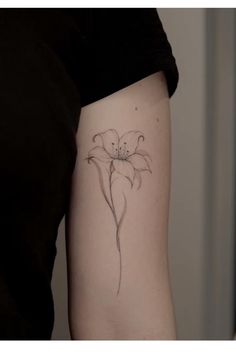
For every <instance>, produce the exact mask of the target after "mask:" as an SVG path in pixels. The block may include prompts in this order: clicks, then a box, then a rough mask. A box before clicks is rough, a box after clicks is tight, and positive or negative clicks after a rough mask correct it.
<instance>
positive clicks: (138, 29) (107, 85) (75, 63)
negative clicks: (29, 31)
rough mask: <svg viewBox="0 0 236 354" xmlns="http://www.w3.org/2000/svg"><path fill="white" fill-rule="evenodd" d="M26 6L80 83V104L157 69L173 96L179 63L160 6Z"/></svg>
mask: <svg viewBox="0 0 236 354" xmlns="http://www.w3.org/2000/svg"><path fill="white" fill-rule="evenodd" d="M24 11H25V10H24ZM28 11H30V12H31V14H30V17H31V20H32V21H33V22H34V26H35V27H37V26H40V35H42V34H43V35H44V39H45V41H46V42H48V43H49V45H50V46H51V47H52V49H53V50H54V51H55V53H57V55H58V56H59V58H60V59H61V60H62V62H63V64H64V65H65V66H66V69H67V70H68V72H69V74H70V76H71V78H72V79H73V80H74V82H75V84H76V86H77V87H78V89H79V92H80V96H81V106H84V105H86V104H89V103H91V102H93V101H96V100H98V99H100V98H103V97H105V96H107V95H109V94H111V93H113V92H115V91H117V90H119V89H122V88H124V87H125V86H128V85H130V84H132V83H134V82H135V81H137V80H140V79H143V78H144V77H145V76H148V75H150V74H152V73H154V72H156V71H159V70H164V72H165V75H166V79H167V85H168V91H169V97H171V96H172V95H173V93H174V92H175V90H176V87H177V83H178V79H179V73H178V68H177V66H176V61H175V58H174V56H173V53H172V48H171V45H170V43H169V41H168V38H167V35H166V33H165V31H164V29H163V26H162V23H161V20H160V18H159V15H158V13H157V10H156V9H154V8H126V9H124V8H96V9H94V8H79V9H78V8H67V9H53V10H52V9H37V11H35V10H28ZM27 16H28V18H29V14H28V15H27ZM37 30H38V28H37Z"/></svg>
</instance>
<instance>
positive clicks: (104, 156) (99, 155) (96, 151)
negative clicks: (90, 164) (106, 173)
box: [88, 146, 112, 162]
mask: <svg viewBox="0 0 236 354" xmlns="http://www.w3.org/2000/svg"><path fill="white" fill-rule="evenodd" d="M93 157H94V158H95V159H97V160H100V161H102V162H110V161H111V160H112V158H111V157H110V155H109V154H108V153H107V152H106V150H105V149H103V147H101V146H95V147H94V148H93V149H91V150H90V151H89V153H88V158H89V159H90V158H93Z"/></svg>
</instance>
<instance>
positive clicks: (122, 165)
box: [113, 159, 134, 186]
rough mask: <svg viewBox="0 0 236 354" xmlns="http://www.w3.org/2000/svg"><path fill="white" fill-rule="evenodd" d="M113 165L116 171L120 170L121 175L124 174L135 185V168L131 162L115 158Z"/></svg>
mask: <svg viewBox="0 0 236 354" xmlns="http://www.w3.org/2000/svg"><path fill="white" fill-rule="evenodd" d="M113 166H114V168H115V170H116V172H118V173H120V174H121V175H123V176H124V177H126V178H127V179H128V180H129V181H130V183H131V186H133V182H134V168H133V166H132V165H131V163H129V162H128V161H126V160H118V159H115V160H113Z"/></svg>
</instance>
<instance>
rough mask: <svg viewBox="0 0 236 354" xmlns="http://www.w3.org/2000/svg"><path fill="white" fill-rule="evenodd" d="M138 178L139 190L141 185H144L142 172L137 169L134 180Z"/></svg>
mask: <svg viewBox="0 0 236 354" xmlns="http://www.w3.org/2000/svg"><path fill="white" fill-rule="evenodd" d="M136 179H137V181H138V187H137V190H138V189H139V188H140V187H141V185H142V178H141V173H140V172H139V171H138V170H135V172H134V181H135V180H136Z"/></svg>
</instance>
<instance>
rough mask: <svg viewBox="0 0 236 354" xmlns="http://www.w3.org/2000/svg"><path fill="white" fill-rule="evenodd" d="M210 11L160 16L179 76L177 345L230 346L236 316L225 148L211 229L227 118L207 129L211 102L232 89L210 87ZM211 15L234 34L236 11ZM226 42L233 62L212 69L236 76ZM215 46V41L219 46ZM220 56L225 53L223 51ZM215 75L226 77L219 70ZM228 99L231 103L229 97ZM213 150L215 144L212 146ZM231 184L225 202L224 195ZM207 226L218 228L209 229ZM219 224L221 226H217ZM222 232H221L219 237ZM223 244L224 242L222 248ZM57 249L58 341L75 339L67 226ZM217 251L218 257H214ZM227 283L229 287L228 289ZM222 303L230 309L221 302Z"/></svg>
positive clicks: (173, 212)
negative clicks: (213, 342) (207, 342)
mask: <svg viewBox="0 0 236 354" xmlns="http://www.w3.org/2000/svg"><path fill="white" fill-rule="evenodd" d="M209 11H211V10H210V9H158V13H159V15H160V18H161V20H162V23H163V26H164V29H165V31H166V33H167V36H168V39H169V41H170V43H171V46H172V49H173V53H174V56H175V58H176V62H177V65H178V69H179V73H180V81H179V84H178V88H177V91H176V92H175V94H174V96H173V97H172V98H171V100H170V104H171V121H172V186H171V207H170V223H169V262H170V273H171V285H172V291H173V297H174V305H175V312H176V317H177V333H178V339H210V338H216V339H217V338H218V339H230V336H231V331H232V321H233V318H232V316H231V313H233V307H232V306H233V298H232V286H233V285H232V267H233V264H232V260H233V254H232V253H231V254H229V253H228V254H227V253H225V258H223V259H222V254H224V253H223V252H224V251H225V252H230V250H232V249H233V243H232V240H233V228H232V227H231V223H232V206H233V205H232V199H231V198H230V195H231V194H232V193H231V192H232V188H233V186H232V180H233V171H232V169H230V167H229V166H231V163H232V161H231V160H230V159H231V158H233V157H232V146H233V145H232V143H231V144H228V143H227V144H224V148H223V150H220V151H221V154H222V157H221V159H222V164H223V167H224V171H225V173H226V178H224V176H223V177H222V176H221V179H219V185H217V183H218V182H217V183H216V186H217V190H216V192H215V195H216V197H215V199H216V201H217V198H218V193H219V191H220V190H221V189H222V190H223V193H222V196H220V197H219V198H221V199H222V198H223V203H221V199H219V200H220V201H219V205H220V206H221V207H222V208H224V210H226V213H225V219H224V218H223V219H222V218H221V220H220V228H221V229H222V230H221V233H220V234H219V232H218V234H217V231H215V233H214V232H213V231H214V228H213V227H212V223H215V222H214V210H215V209H214V205H215V204H217V203H214V205H212V204H211V203H210V202H209V201H211V200H212V193H213V192H214V190H213V189H212V188H210V186H211V183H212V181H211V179H212V178H215V177H214V176H217V173H214V174H212V170H211V169H210V170H209V168H208V166H211V167H214V166H215V165H216V166H217V167H219V168H218V169H219V170H221V168H220V167H221V165H220V164H219V162H218V160H217V159H216V162H214V166H213V165H211V163H210V164H208V162H209V161H212V156H211V154H210V153H209V151H210V152H211V151H212V149H213V148H214V149H215V148H216V146H215V143H214V134H213V135H212V130H211V129H210V128H211V124H212V125H213V126H214V125H215V124H216V122H220V121H221V116H220V115H219V114H218V116H217V114H215V116H217V117H218V118H217V117H216V119H215V121H214V120H211V121H210V124H209V118H210V117H209V114H212V115H214V110H213V108H212V105H213V104H215V105H217V104H218V105H219V102H221V99H220V100H216V98H215V100H214V99H213V98H214V97H218V96H219V95H220V97H221V94H222V95H227V90H224V92H223V93H221V91H219V92H218V91H216V90H215V91H214V95H215V96H214V97H212V95H213V93H212V90H211V88H212V87H211V85H210V80H211V79H213V76H214V75H213V74H214V73H212V63H211V60H213V59H214V58H213V57H212V53H211V52H210V49H209V48H210V46H209V41H210V43H211V37H209ZM212 11H213V12H214V11H218V13H217V14H216V13H215V15H216V17H217V16H219V18H220V20H219V21H221V22H220V23H219V25H220V26H221V29H222V28H223V29H225V31H226V32H227V31H230V30H232V28H233V27H232V26H233V25H234V21H235V14H234V13H233V12H234V10H230V9H228V10H224V9H223V10H221V9H219V10H212ZM210 15H211V14H210ZM213 15H214V14H213ZM210 18H211V16H210ZM213 18H214V16H213ZM230 26H231V27H230ZM227 33H228V32H227ZM227 35H229V41H228V44H227V45H228V47H227V51H228V52H227V56H226V55H225V56H224V55H222V57H220V60H219V61H215V62H214V63H215V64H214V65H216V66H217V65H218V66H219V68H223V69H224V64H225V65H226V66H227V69H228V70H231V67H230V64H232V63H231V62H226V63H224V60H226V59H225V58H231V57H229V55H230V54H232V53H230V51H234V50H235V48H234V47H233V46H231V47H230V43H231V42H230V39H232V34H230V33H228V34H227ZM230 35H231V37H230ZM234 38H235V37H234ZM234 38H233V39H234ZM221 39H222V38H221ZM217 40H218V39H217V38H216V43H217ZM219 41H220V39H219ZM226 42H227V41H226ZM232 43H233V42H232ZM220 45H221V42H219V47H220ZM223 45H225V44H223ZM219 53H222V51H220V50H219ZM223 54H224V53H223ZM219 55H221V54H219ZM232 55H233V54H232ZM214 60H215V59H214ZM232 60H233V57H232ZM209 68H211V71H210V70H209ZM216 70H218V71H217V72H220V69H216ZM229 74H230V72H229ZM231 74H232V75H231V76H232V77H235V73H231ZM233 74H234V76H233ZM210 75H212V77H211V76H210ZM231 76H230V75H228V76H227V77H226V79H227V78H228V81H229V82H230V84H231V85H232V87H228V86H227V85H229V82H228V81H227V80H226V82H225V85H226V89H229V90H230V92H231V93H232V92H233V89H234V88H235V86H234V87H233V85H234V82H231V81H230V80H231V79H230V77H231ZM216 79H217V77H215V76H214V80H216ZM220 89H221V87H220V86H219V90H220ZM224 89H225V87H224ZM217 95H218V96H217ZM221 98H222V97H221ZM230 98H232V97H231V96H230ZM230 98H228V100H229V101H228V105H227V107H230V108H231V106H230V104H231V101H230ZM209 102H210V103H209ZM214 102H215V103H214ZM222 102H224V101H222ZM215 109H216V108H215ZM220 109H221V110H223V109H224V108H222V107H220V108H219V109H218V107H217V112H219V111H220ZM227 113H228V115H227V117H228V120H229V121H227V119H225V118H224V123H225V125H224V127H228V130H227V132H226V133H227V134H228V133H229V132H230V131H232V132H233V129H232V126H230V124H232V121H231V120H230V118H231V116H232V115H233V113H234V111H233V108H232V110H230V109H229V110H228V111H227ZM211 118H212V117H211ZM227 122H228V123H227ZM219 126H220V125H219ZM217 129H218V128H217V127H216V128H215V130H214V131H215V135H217V131H218V130H217ZM224 129H226V128H223V129H221V130H220V131H224ZM229 134H230V133H229ZM222 139H226V142H228V141H232V136H226V137H225V136H224V137H223V138H221V135H219V137H217V144H218V145H217V144H216V145H217V146H221V140H222ZM209 144H211V145H210V146H209ZM224 149H225V150H224ZM224 154H225V155H226V154H227V156H228V157H227V159H225V158H224V156H225V155H224ZM213 155H214V154H213ZM220 161H221V160H220ZM216 172H217V171H216ZM226 183H227V187H228V189H227V188H226V189H227V192H228V194H227V195H226V194H225V189H224V188H225V186H224V184H226ZM208 193H209V196H208ZM225 195H226V197H225ZM209 208H210V212H209ZM217 212H218V214H219V213H220V212H221V210H220V209H218V210H217ZM208 216H209V218H208ZM209 220H211V221H212V223H209ZM215 220H216V221H217V220H219V218H217V216H215ZM225 223H227V225H228V227H227V228H226V229H224V225H225ZM215 224H216V225H217V222H216V223H215ZM220 228H219V227H217V230H219V229H220ZM222 240H223V241H226V242H222ZM217 242H218V243H217ZM220 242H222V244H220ZM217 245H218V246H217ZM219 245H220V246H219ZM217 247H218V248H220V250H219V249H217ZM224 247H226V250H224ZM57 250H58V252H57V257H56V261H55V266H54V272H53V280H52V288H53V294H54V304H55V325H54V330H53V336H52V339H57V340H58V339H59V340H60V339H61V340H63V339H70V335H69V327H68V315H67V279H66V256H65V235H64V219H63V220H62V222H61V224H60V228H59V233H58V240H57ZM214 250H216V252H215V253H214ZM217 252H218V253H217ZM216 253H217V255H216ZM223 281H224V284H222V282H223ZM222 286H224V291H223V292H222V291H221V290H222ZM222 299H224V300H222ZM224 301H225V303H223V302H224ZM221 310H222V311H221ZM220 311H221V312H220ZM218 315H219V316H221V318H222V321H221V318H217V316H218ZM214 316H215V317H214ZM215 322H217V323H218V325H217V326H218V327H217V328H216V327H214V326H215V325H214V323H215Z"/></svg>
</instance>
